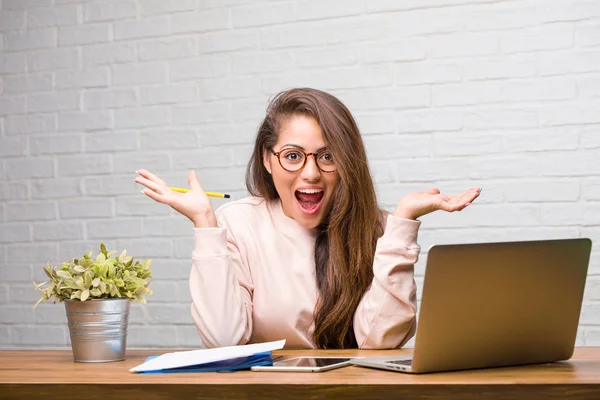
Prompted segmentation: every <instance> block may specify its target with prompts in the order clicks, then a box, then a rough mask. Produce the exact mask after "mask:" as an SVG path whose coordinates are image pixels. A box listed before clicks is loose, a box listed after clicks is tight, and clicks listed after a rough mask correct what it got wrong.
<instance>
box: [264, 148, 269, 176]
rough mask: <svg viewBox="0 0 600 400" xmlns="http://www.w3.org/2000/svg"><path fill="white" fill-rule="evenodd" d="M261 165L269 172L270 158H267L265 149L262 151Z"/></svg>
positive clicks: (267, 153)
mask: <svg viewBox="0 0 600 400" xmlns="http://www.w3.org/2000/svg"><path fill="white" fill-rule="evenodd" d="M263 165H264V166H265V169H266V170H267V172H268V173H269V174H270V173H271V160H270V158H269V152H268V151H267V150H265V151H263Z"/></svg>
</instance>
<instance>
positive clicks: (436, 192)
mask: <svg viewBox="0 0 600 400" xmlns="http://www.w3.org/2000/svg"><path fill="white" fill-rule="evenodd" d="M427 193H429V194H440V189H438V188H433V189H429V190H428V191H427Z"/></svg>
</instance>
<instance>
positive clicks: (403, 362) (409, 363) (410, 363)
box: [386, 360, 412, 365]
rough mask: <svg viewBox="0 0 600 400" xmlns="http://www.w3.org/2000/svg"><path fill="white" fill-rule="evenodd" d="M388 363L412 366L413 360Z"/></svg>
mask: <svg viewBox="0 0 600 400" xmlns="http://www.w3.org/2000/svg"><path fill="white" fill-rule="evenodd" d="M386 363H388V364H396V365H412V360H389V361H386Z"/></svg>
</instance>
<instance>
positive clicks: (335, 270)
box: [246, 88, 383, 349]
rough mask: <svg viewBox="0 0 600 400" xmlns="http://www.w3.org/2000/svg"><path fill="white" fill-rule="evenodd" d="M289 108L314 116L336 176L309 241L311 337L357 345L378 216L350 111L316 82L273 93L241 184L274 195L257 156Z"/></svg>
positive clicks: (324, 344) (379, 228) (332, 344)
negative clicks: (313, 289)
mask: <svg viewBox="0 0 600 400" xmlns="http://www.w3.org/2000/svg"><path fill="white" fill-rule="evenodd" d="M293 115H305V116H310V117H313V118H315V120H316V121H317V122H318V123H319V126H320V127H321V130H322V132H323V137H324V140H325V143H326V145H327V148H328V149H329V150H330V151H331V153H332V155H333V157H334V160H335V163H336V166H337V171H338V172H337V173H338V174H339V177H340V181H339V183H338V185H337V188H336V190H335V193H334V195H333V200H332V206H331V211H330V212H329V214H328V215H327V216H326V217H325V219H324V221H322V223H321V225H320V226H319V227H318V229H319V233H318V236H317V239H316V242H315V265H316V277H317V285H318V289H319V299H318V301H317V304H316V306H315V311H314V320H315V321H314V333H313V341H314V343H315V345H316V347H317V348H322V349H331V348H353V347H357V346H358V344H357V342H356V338H355V336H354V329H353V318H354V310H356V308H357V307H358V304H359V302H360V300H361V299H362V297H363V295H364V293H365V292H366V290H367V289H368V287H369V285H370V284H371V282H372V280H373V268H372V266H373V257H374V254H375V246H376V243H377V239H378V238H379V237H380V236H381V235H382V234H383V224H382V219H381V215H382V214H381V210H379V208H378V206H377V198H376V194H375V187H374V185H373V180H372V178H371V174H370V172H369V167H368V162H367V156H366V152H365V148H364V144H363V141H362V138H361V136H360V132H359V130H358V126H357V125H356V122H355V121H354V118H353V117H352V115H351V114H350V111H349V110H348V109H347V108H346V106H344V104H343V103H342V102H341V101H339V100H338V99H337V98H335V97H334V96H332V95H330V94H328V93H325V92H322V91H319V90H316V89H308V88H302V89H292V90H289V91H285V92H281V93H279V94H278V95H277V96H275V97H274V98H273V100H272V101H271V102H270V104H269V107H268V108H267V115H266V117H265V119H264V121H263V122H262V123H261V125H260V127H259V128H258V134H257V137H256V141H255V144H254V151H253V153H252V156H251V158H250V162H249V164H248V169H247V170H246V187H247V188H248V191H249V192H250V193H251V194H252V195H254V196H259V197H263V198H265V199H267V200H275V199H277V198H279V195H278V194H277V190H276V189H275V184H274V183H273V179H272V178H271V175H270V174H269V173H268V172H267V171H266V169H265V167H264V164H263V160H262V158H263V154H264V152H265V151H266V150H269V149H272V148H273V146H274V145H275V143H276V142H277V134H278V132H279V131H280V128H281V125H282V123H284V122H285V120H286V119H287V118H289V117H291V116H293Z"/></svg>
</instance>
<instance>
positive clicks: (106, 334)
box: [65, 299, 129, 362]
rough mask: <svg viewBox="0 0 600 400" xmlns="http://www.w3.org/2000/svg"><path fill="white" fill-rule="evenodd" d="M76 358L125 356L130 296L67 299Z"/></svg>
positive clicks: (115, 358)
mask: <svg viewBox="0 0 600 400" xmlns="http://www.w3.org/2000/svg"><path fill="white" fill-rule="evenodd" d="M65 309H66V311H67V320H68V322H69V332H70V333H71V347H72V348H73V360H74V361H75V362H110V361H122V360H124V359H125V348H126V344H127V322H128V320H129V300H127V299H101V300H86V301H80V300H66V301H65Z"/></svg>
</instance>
